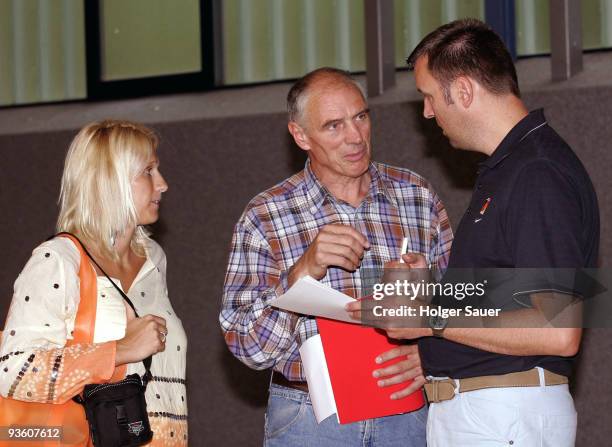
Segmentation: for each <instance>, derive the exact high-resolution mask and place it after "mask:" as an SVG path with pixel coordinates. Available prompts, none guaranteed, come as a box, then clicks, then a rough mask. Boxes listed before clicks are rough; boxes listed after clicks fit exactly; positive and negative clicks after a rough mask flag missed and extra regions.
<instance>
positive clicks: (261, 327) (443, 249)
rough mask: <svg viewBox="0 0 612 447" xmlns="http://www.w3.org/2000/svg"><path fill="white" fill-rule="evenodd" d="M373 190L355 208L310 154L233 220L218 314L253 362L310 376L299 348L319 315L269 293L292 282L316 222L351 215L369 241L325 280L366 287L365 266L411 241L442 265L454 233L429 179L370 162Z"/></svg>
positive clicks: (350, 290)
mask: <svg viewBox="0 0 612 447" xmlns="http://www.w3.org/2000/svg"><path fill="white" fill-rule="evenodd" d="M369 172H370V175H371V179H372V181H371V184H370V190H369V193H368V195H367V197H366V198H365V199H364V200H363V202H362V203H361V205H360V206H359V207H358V208H354V207H353V206H351V205H349V204H347V203H345V202H342V201H340V200H337V199H335V198H334V197H333V196H332V195H331V194H330V193H329V192H328V191H327V189H326V188H325V187H324V186H323V185H322V184H321V183H320V182H319V181H318V179H317V178H316V176H315V175H314V173H313V172H312V169H311V168H310V163H309V162H307V163H306V167H305V169H304V170H303V171H301V172H299V173H297V174H295V175H294V176H292V177H290V178H289V179H287V180H285V181H283V182H282V183H279V184H278V185H276V186H274V187H272V188H270V189H268V190H267V191H264V192H263V193H261V194H259V195H257V196H256V197H255V198H254V199H253V200H251V202H250V203H249V204H248V206H247V207H246V210H245V211H244V213H243V214H242V216H241V217H240V220H239V221H238V223H237V224H236V227H235V229H234V235H233V239H232V248H231V253H230V257H229V263H228V266H227V272H226V276H225V284H224V288H223V306H222V310H221V314H220V316H219V320H220V322H221V328H222V330H223V333H224V335H225V341H226V343H227V345H228V347H229V349H230V351H231V352H232V353H233V354H234V355H235V356H236V357H238V359H240V360H241V361H242V362H244V363H245V364H246V365H248V366H249V367H251V368H254V369H265V368H270V367H274V369H275V370H277V371H279V372H281V373H282V374H283V375H284V376H285V377H287V378H288V379H289V380H299V381H302V380H305V378H304V373H303V371H302V363H301V360H300V354H299V351H298V350H299V348H300V346H301V344H302V343H303V342H304V341H305V340H307V339H308V338H309V337H312V336H313V335H316V334H317V333H318V332H317V324H316V320H315V319H314V318H312V317H308V316H302V315H296V314H293V313H290V312H285V311H281V310H279V309H276V308H273V307H271V306H269V305H268V302H269V301H270V300H272V299H273V298H276V297H277V296H280V295H282V294H283V293H284V292H285V291H286V290H287V289H288V285H287V277H288V271H289V269H290V268H291V266H293V265H294V264H295V263H296V262H297V261H298V259H299V258H300V257H301V256H302V254H303V253H304V252H305V251H306V249H307V248H308V246H309V245H310V244H311V243H312V242H313V240H314V239H315V237H316V236H317V234H318V232H319V230H320V229H321V228H322V227H323V226H325V225H328V224H344V225H350V226H352V227H354V228H355V229H357V230H358V231H360V232H361V233H362V234H364V235H365V236H366V237H367V238H368V241H369V242H370V249H369V250H366V251H365V253H364V257H363V259H362V261H361V265H360V268H359V269H358V270H357V271H356V272H352V273H350V272H346V271H344V270H342V269H340V268H334V267H330V268H329V269H328V270H327V274H326V275H325V277H324V278H323V279H322V280H321V282H323V283H324V284H327V285H329V286H331V287H333V288H334V289H336V290H339V291H341V292H343V293H346V294H347V295H351V296H354V297H357V296H359V294H360V290H361V285H362V281H363V278H362V277H361V275H360V270H363V269H381V268H382V267H383V265H384V263H385V262H387V261H391V260H397V259H399V257H400V253H399V252H400V250H401V246H402V239H403V238H404V237H407V238H408V241H409V243H408V251H409V252H416V253H421V254H423V255H424V256H425V257H426V259H427V261H428V263H429V264H430V265H431V266H432V267H433V268H437V269H438V270H439V271H444V269H445V268H446V265H447V263H448V257H449V253H450V246H451V242H452V238H453V234H452V229H451V226H450V223H449V220H448V216H447V214H446V210H445V209H444V205H443V204H442V202H441V201H440V199H439V198H438V196H437V195H436V193H435V192H434V191H433V190H432V189H431V188H430V186H429V184H428V183H427V181H426V180H425V179H423V178H422V177H420V176H419V175H417V174H415V173H413V172H411V171H409V170H407V169H400V168H395V167H391V166H387V165H384V164H381V163H371V164H370V168H369Z"/></svg>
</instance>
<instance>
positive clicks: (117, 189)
mask: <svg viewBox="0 0 612 447" xmlns="http://www.w3.org/2000/svg"><path fill="white" fill-rule="evenodd" d="M157 144H158V139H157V136H156V135H155V133H154V132H153V131H152V130H151V129H149V128H147V127H145V126H143V125H140V124H137V123H133V122H130V121H119V120H105V121H101V122H96V123H91V124H88V125H86V126H85V127H83V128H82V129H81V130H80V131H79V133H78V134H77V135H76V137H74V139H73V140H72V143H71V144H70V148H69V149H68V154H67V155H66V161H65V163H64V173H63V175H62V186H61V191H60V197H59V204H60V213H59V217H58V219H57V231H58V232H61V231H68V232H70V233H74V234H76V235H77V236H79V237H80V238H81V239H82V240H83V243H85V244H86V245H88V246H91V247H92V248H93V247H95V248H96V249H97V252H98V253H99V254H100V255H101V256H103V257H105V258H107V259H111V260H116V259H117V252H116V250H115V247H114V240H115V238H116V237H117V236H118V235H121V234H122V233H123V232H124V231H125V230H126V229H127V228H129V227H132V226H134V227H136V231H135V232H134V236H133V237H132V240H131V246H132V249H133V250H134V251H135V252H136V253H138V254H140V255H141V256H144V254H145V251H144V243H145V240H146V239H147V238H148V233H147V232H146V230H145V229H144V228H142V227H141V226H138V225H137V215H136V208H135V206H134V200H133V197H132V185H131V183H132V180H133V179H134V178H135V177H136V176H137V175H138V174H139V173H140V172H142V170H143V169H145V167H146V165H147V164H148V163H149V161H150V159H151V157H152V156H153V155H154V153H155V150H156V149H157Z"/></svg>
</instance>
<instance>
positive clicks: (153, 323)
mask: <svg viewBox="0 0 612 447" xmlns="http://www.w3.org/2000/svg"><path fill="white" fill-rule="evenodd" d="M127 312H128V313H127V315H128V321H127V327H126V329H125V337H123V338H122V339H121V340H118V341H117V350H116V353H115V366H119V365H123V364H125V363H135V362H139V361H141V360H143V359H146V358H147V357H149V356H150V355H153V354H156V353H158V352H161V351H163V350H164V349H166V334H167V333H168V330H167V329H166V320H164V319H163V318H162V317H157V316H155V315H145V316H144V317H142V318H135V316H134V311H132V309H131V308H128V309H127Z"/></svg>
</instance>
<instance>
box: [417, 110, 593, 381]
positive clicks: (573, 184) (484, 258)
mask: <svg viewBox="0 0 612 447" xmlns="http://www.w3.org/2000/svg"><path fill="white" fill-rule="evenodd" d="M598 249H599V208H598V205H597V197H596V195H595V190H594V188H593V185H592V183H591V180H590V178H589V175H588V174H587V172H586V170H585V169H584V166H583V165H582V163H581V162H580V160H579V159H578V157H577V156H576V155H575V154H574V152H573V151H572V150H571V148H570V147H569V146H568V144H567V143H566V142H565V141H564V140H563V139H562V138H561V137H560V136H559V135H558V134H557V133H556V132H555V131H554V130H553V129H552V128H551V127H550V126H549V125H548V124H547V122H546V118H545V117H544V113H543V111H542V110H536V111H534V112H531V113H530V114H529V115H527V116H526V117H525V118H524V119H523V120H521V121H520V122H519V123H518V124H517V125H516V126H515V127H514V128H513V129H512V130H511V131H510V132H509V133H508V135H506V137H505V138H504V140H503V141H502V142H501V143H500V145H499V146H498V147H497V149H496V150H495V151H494V152H493V154H492V155H491V156H490V157H489V158H488V159H487V160H486V161H485V162H484V163H481V165H480V167H479V175H478V179H477V182H476V186H475V188H474V192H473V196H472V200H471V202H470V206H469V208H468V209H467V211H466V213H465V215H464V216H463V218H462V219H461V222H460V224H459V227H458V228H457V232H456V234H455V238H454V241H453V246H452V249H451V256H450V260H449V266H448V267H449V269H454V268H471V267H474V268H490V267H495V268H528V267H529V268H531V267H555V268H556V267H568V268H575V267H596V263H597V256H598ZM419 348H420V353H421V359H422V363H423V368H424V370H425V373H426V374H427V375H433V376H448V377H452V378H457V379H459V378H465V377H476V376H483V375H492V374H506V373H509V372H516V371H525V370H529V369H532V368H534V367H536V366H541V367H543V368H546V369H548V370H550V371H553V372H556V373H559V374H563V375H566V376H569V375H570V374H571V369H572V359H570V358H564V357H557V356H511V355H501V354H495V353H491V352H486V351H482V350H480V349H475V348H471V347H468V346H465V345H461V344H458V343H455V342H452V341H449V340H446V339H438V338H434V337H427V338H424V339H421V340H420V341H419Z"/></svg>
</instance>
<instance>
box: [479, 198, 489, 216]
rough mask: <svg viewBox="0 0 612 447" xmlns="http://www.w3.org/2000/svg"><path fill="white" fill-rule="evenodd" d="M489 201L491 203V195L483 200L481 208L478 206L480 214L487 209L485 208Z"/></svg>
mask: <svg viewBox="0 0 612 447" xmlns="http://www.w3.org/2000/svg"><path fill="white" fill-rule="evenodd" d="M490 203H491V197H489V198H487V200H485V203H484V205H482V208H480V215H481V216H482V215H483V214H484V213H485V212H486V211H487V208H488V207H489V204H490Z"/></svg>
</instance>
